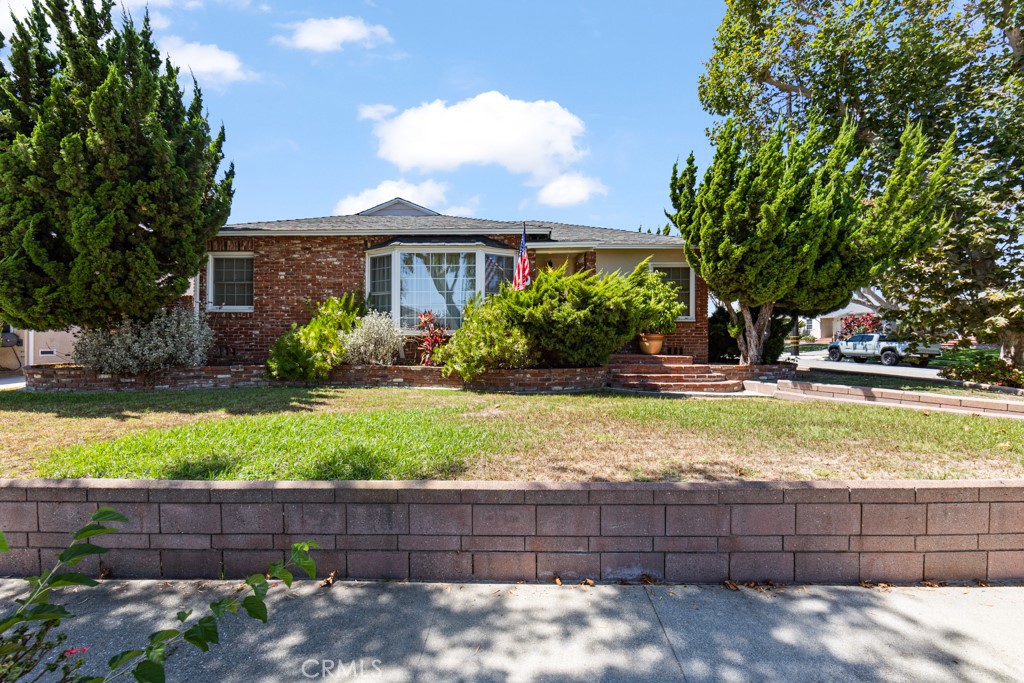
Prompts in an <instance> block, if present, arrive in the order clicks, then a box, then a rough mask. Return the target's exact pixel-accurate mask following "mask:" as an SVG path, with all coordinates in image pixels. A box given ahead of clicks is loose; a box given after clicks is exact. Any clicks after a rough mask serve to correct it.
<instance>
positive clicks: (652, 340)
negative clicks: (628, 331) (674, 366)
mask: <svg viewBox="0 0 1024 683" xmlns="http://www.w3.org/2000/svg"><path fill="white" fill-rule="evenodd" d="M640 266H642V268H641V267H638V268H637V269H636V270H635V271H633V275H632V276H631V277H630V279H631V280H632V292H633V310H634V313H635V316H636V329H637V332H638V334H639V341H640V351H641V352H643V353H646V354H648V355H654V354H657V353H661V348H662V346H663V345H664V343H665V335H666V334H670V333H671V332H672V331H674V330H675V329H676V319H677V318H679V316H681V315H683V314H684V313H685V312H686V306H685V305H684V304H682V303H680V302H679V299H678V295H677V292H676V286H675V285H673V284H672V283H671V282H669V281H668V280H666V279H665V278H664V276H663V275H662V274H661V273H659V272H658V271H656V270H649V269H647V262H646V261H645V262H644V263H642V264H640Z"/></svg>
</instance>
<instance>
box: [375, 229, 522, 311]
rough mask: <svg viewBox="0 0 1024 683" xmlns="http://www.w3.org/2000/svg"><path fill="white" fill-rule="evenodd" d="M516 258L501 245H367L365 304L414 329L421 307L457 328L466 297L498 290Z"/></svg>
mask: <svg viewBox="0 0 1024 683" xmlns="http://www.w3.org/2000/svg"><path fill="white" fill-rule="evenodd" d="M515 258H516V257H515V250H514V249H512V248H510V247H509V248H505V247H504V245H495V246H489V247H479V246H476V245H475V244H474V245H472V246H471V245H469V244H467V245H466V246H461V245H456V244H452V245H444V246H434V245H417V244H408V245H402V246H401V247H398V246H388V247H383V248H378V249H372V250H370V251H368V252H367V259H366V295H367V306H368V307H369V308H370V309H371V310H375V311H380V312H382V313H390V314H391V318H392V319H393V320H394V321H395V322H396V324H397V325H398V326H399V327H400V328H402V329H403V330H407V331H412V330H414V329H415V328H416V325H417V323H419V315H420V313H422V312H424V311H431V312H433V313H434V315H436V316H437V317H438V319H439V322H440V323H441V324H443V325H445V326H447V327H448V329H450V330H456V329H458V328H459V326H460V325H461V324H462V311H463V309H464V308H465V307H466V304H467V303H469V301H470V299H472V298H473V297H474V296H477V295H478V294H483V295H489V294H494V293H497V292H498V290H499V289H500V287H501V283H502V282H505V281H506V280H511V279H512V276H513V273H514V270H515Z"/></svg>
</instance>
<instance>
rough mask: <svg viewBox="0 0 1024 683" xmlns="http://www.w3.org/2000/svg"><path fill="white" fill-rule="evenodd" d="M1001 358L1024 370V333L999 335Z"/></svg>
mask: <svg viewBox="0 0 1024 683" xmlns="http://www.w3.org/2000/svg"><path fill="white" fill-rule="evenodd" d="M999 357H1000V358H1002V359H1003V360H1005V361H1006V362H1007V363H1009V364H1010V365H1012V366H1013V367H1015V368H1021V369H1024V331H1015V330H1003V331H1001V332H1000V333H999Z"/></svg>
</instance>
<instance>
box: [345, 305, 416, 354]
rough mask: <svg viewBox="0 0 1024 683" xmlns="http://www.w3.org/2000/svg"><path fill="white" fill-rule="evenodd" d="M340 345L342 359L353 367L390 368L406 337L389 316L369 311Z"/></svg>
mask: <svg viewBox="0 0 1024 683" xmlns="http://www.w3.org/2000/svg"><path fill="white" fill-rule="evenodd" d="M343 342H344V344H345V357H346V358H345V359H346V361H347V362H348V363H351V364H352V365H391V364H392V363H394V362H395V359H396V358H398V355H399V354H400V353H401V352H402V347H403V346H404V345H405V337H404V336H403V335H402V333H401V332H400V331H399V330H398V328H397V327H395V322H394V321H393V320H392V319H391V316H390V315H388V314H387V313H380V312H378V311H370V312H369V313H367V314H366V315H365V316H363V317H362V318H361V319H360V320H359V323H358V324H357V325H356V327H355V329H354V330H352V331H351V332H349V333H348V334H346V335H345V337H344V339H343Z"/></svg>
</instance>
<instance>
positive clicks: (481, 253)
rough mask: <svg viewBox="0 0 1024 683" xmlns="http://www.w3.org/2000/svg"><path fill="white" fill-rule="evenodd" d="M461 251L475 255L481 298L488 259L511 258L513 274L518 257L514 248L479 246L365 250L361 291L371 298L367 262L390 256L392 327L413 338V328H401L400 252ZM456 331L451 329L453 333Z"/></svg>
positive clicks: (477, 281)
mask: <svg viewBox="0 0 1024 683" xmlns="http://www.w3.org/2000/svg"><path fill="white" fill-rule="evenodd" d="M462 252H474V253H475V254H476V282H475V284H476V294H477V295H479V296H484V287H485V286H486V283H485V281H484V280H485V277H484V275H485V270H484V269H485V268H486V265H487V256H488V255H494V256H511V257H512V268H513V271H512V272H513V273H514V272H515V266H516V264H517V262H518V261H517V260H518V258H519V253H518V250H517V249H515V248H514V247H509V248H508V249H495V248H494V247H481V246H477V245H472V244H443V245H438V244H432V245H429V246H426V245H424V246H416V245H415V244H403V245H398V246H393V247H380V248H377V249H367V250H366V253H365V254H364V256H365V258H364V260H365V261H366V263H365V264H364V266H365V277H364V278H363V283H364V285H363V289H364V295H365V296H367V297H369V296H370V259H372V258H373V257H375V256H387V255H390V256H391V319H392V320H393V321H394V322H395V326H396V327H397V328H398V329H399V330H401V332H402V333H403V334H406V335H413V334H417V332H418V331H417V330H416V328H415V327H413V328H408V327H402V326H401V321H402V317H401V309H402V292H401V289H400V288H401V255H402V254H403V253H415V254H437V253H441V254H451V253H462ZM455 331H457V330H453V332H455Z"/></svg>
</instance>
